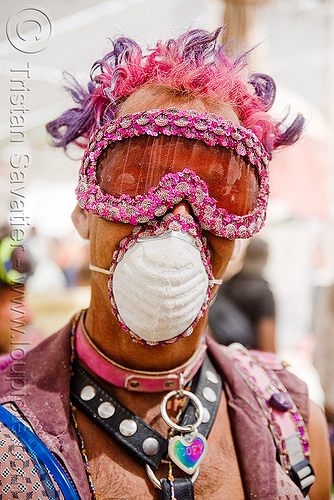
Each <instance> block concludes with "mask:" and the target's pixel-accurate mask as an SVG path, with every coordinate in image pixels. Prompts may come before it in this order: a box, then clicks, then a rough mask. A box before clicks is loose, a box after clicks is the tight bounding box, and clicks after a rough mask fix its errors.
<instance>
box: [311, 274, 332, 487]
mask: <svg viewBox="0 0 334 500" xmlns="http://www.w3.org/2000/svg"><path fill="white" fill-rule="evenodd" d="M313 331H314V334H315V339H316V344H315V351H314V366H315V367H316V369H317V370H318V373H319V376H320V381H321V385H322V388H323V390H324V393H325V413H326V418H327V422H328V430H329V439H330V444H331V453H332V468H333V478H334V467H333V464H334V283H332V285H331V286H329V287H327V288H325V289H324V290H323V291H322V292H320V294H319V297H318V299H317V301H316V305H315V308H314V330H313Z"/></svg>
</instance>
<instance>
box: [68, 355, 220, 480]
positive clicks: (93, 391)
mask: <svg viewBox="0 0 334 500" xmlns="http://www.w3.org/2000/svg"><path fill="white" fill-rule="evenodd" d="M72 368H73V376H72V378H71V402H72V404H73V405H74V406H75V407H77V408H78V409H80V410H81V411H82V412H83V413H85V414H86V415H87V416H88V417H89V418H90V419H91V420H92V421H94V422H95V423H96V425H98V426H99V427H100V428H101V429H103V430H104V431H105V432H106V433H107V434H108V435H109V436H111V437H112V438H113V439H115V440H116V441H118V442H119V443H120V444H121V445H122V446H123V447H124V448H125V449H126V450H127V451H128V452H129V453H130V454H131V456H132V457H134V458H136V459H137V460H138V461H140V462H141V463H143V464H145V465H149V466H150V467H151V468H152V469H153V470H155V471H156V470H157V469H158V467H159V464H160V461H161V459H162V458H165V457H166V456H167V451H168V441H167V439H165V438H164V437H163V436H161V434H159V433H158V432H157V431H155V430H154V429H153V428H152V427H151V426H149V425H148V424H146V423H145V422H144V421H143V420H142V419H141V418H139V417H138V416H137V415H136V414H135V413H133V412H132V411H130V410H129V409H128V408H127V407H126V406H124V405H122V404H121V403H120V402H119V401H118V400H117V399H116V398H115V397H113V396H111V395H110V394H109V393H108V392H107V391H106V390H105V389H103V388H102V387H101V386H100V385H99V384H98V383H97V382H96V381H95V380H94V379H93V378H92V377H91V376H90V375H89V374H88V373H87V372H86V371H85V370H84V369H83V368H82V367H81V366H79V365H78V363H77V362H74V363H73V367H72ZM192 390H193V392H194V393H195V394H196V396H197V397H198V398H199V399H200V401H201V403H202V404H203V407H204V418H203V421H202V423H201V424H200V425H199V427H198V431H199V432H200V433H201V434H203V435H204V436H205V437H206V438H207V437H208V435H209V433H210V430H211V428H212V425H213V422H214V421H215V418H216V414H217V410H218V406H219V402H220V397H221V392H222V380H221V376H220V374H219V373H218V372H217V370H216V369H215V367H214V365H213V364H212V362H211V360H210V358H209V356H208V355H206V356H205V359H204V361H203V364H202V367H201V369H200V370H199V372H198V374H197V375H196V377H195V379H194V381H193V386H192ZM106 403H107V404H106ZM102 405H103V406H102ZM196 418H197V417H195V408H194V405H193V404H192V403H191V401H190V402H189V403H188V405H187V407H186V409H185V410H184V413H183V415H182V416H181V419H180V425H186V424H187V423H193V422H194V421H195V420H196Z"/></svg>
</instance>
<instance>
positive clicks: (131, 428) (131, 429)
mask: <svg viewBox="0 0 334 500" xmlns="http://www.w3.org/2000/svg"><path fill="white" fill-rule="evenodd" d="M119 432H120V433H121V434H122V436H125V437H130V436H133V435H134V434H136V432H137V423H136V422H135V421H134V420H131V419H125V420H123V421H122V422H121V423H120V424H119Z"/></svg>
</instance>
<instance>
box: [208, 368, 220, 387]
mask: <svg viewBox="0 0 334 500" xmlns="http://www.w3.org/2000/svg"><path fill="white" fill-rule="evenodd" d="M205 376H206V378H207V380H208V381H209V382H211V384H215V385H216V384H218V382H219V380H218V377H217V375H216V374H215V373H213V372H212V371H210V370H207V371H206V372H205Z"/></svg>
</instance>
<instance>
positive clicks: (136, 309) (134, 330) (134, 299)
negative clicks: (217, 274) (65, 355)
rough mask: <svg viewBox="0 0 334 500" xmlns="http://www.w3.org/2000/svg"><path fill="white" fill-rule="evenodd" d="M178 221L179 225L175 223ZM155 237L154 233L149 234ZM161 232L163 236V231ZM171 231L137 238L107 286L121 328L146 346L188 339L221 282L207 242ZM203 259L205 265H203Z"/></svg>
mask: <svg viewBox="0 0 334 500" xmlns="http://www.w3.org/2000/svg"><path fill="white" fill-rule="evenodd" d="M174 222H175V221H174ZM151 232H152V229H151ZM159 232H162V231H161V230H160V231H159ZM198 240H199V237H198V236H197V235H196V239H195V237H194V236H192V234H190V233H189V232H184V231H181V230H180V229H177V230H173V229H171V228H169V229H167V230H165V231H163V232H162V234H158V235H157V234H153V235H149V234H147V231H144V232H143V233H142V234H136V235H133V236H132V237H131V238H130V239H128V240H127V244H126V245H125V246H126V248H124V247H122V246H121V248H120V250H119V251H118V252H116V255H114V259H113V263H112V265H111V269H110V271H107V270H104V269H100V268H97V267H95V266H90V267H91V269H92V270H95V271H100V272H105V273H108V274H110V277H109V281H108V288H109V295H110V299H111V306H112V309H113V311H114V313H115V314H116V316H117V318H118V320H119V322H120V324H121V326H122V328H123V329H125V330H126V331H128V332H129V333H130V334H131V335H132V336H133V337H134V338H135V339H136V340H137V341H139V342H141V343H145V344H147V345H157V344H162V343H170V342H173V341H174V340H176V339H177V338H178V337H180V336H186V335H190V334H191V333H192V331H193V327H194V325H195V324H196V323H197V321H198V320H199V319H200V317H202V316H203V313H204V310H205V309H206V307H207V305H208V301H209V297H210V294H211V288H212V286H213V284H214V283H217V282H218V280H214V279H210V278H213V276H212V270H211V264H210V260H209V257H208V253H207V250H206V246H205V245H204V241H203V239H202V238H200V244H199V241H198ZM203 256H204V258H205V263H206V266H205V265H204V263H203Z"/></svg>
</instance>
